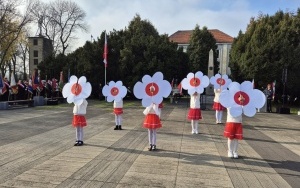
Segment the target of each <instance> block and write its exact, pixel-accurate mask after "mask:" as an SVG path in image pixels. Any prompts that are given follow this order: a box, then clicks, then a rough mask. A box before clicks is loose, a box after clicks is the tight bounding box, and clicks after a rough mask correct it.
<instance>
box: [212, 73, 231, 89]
mask: <svg viewBox="0 0 300 188" xmlns="http://www.w3.org/2000/svg"><path fill="white" fill-rule="evenodd" d="M209 81H210V83H211V84H212V85H214V89H222V90H224V89H227V87H228V85H229V84H230V83H231V82H232V81H231V79H229V78H228V76H227V75H226V74H223V75H222V76H221V75H220V74H216V75H215V76H212V77H211V78H210V80H209Z"/></svg>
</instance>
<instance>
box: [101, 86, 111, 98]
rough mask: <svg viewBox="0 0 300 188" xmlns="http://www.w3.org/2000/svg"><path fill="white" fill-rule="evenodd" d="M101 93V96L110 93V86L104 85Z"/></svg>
mask: <svg viewBox="0 0 300 188" xmlns="http://www.w3.org/2000/svg"><path fill="white" fill-rule="evenodd" d="M102 94H103V96H106V97H107V96H108V95H110V88H109V86H108V85H105V86H104V87H103V88H102Z"/></svg>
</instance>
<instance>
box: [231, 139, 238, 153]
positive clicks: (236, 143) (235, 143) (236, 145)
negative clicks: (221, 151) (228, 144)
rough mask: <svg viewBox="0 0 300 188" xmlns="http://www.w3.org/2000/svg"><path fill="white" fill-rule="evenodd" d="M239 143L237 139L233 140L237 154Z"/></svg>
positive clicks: (234, 150) (234, 151)
mask: <svg viewBox="0 0 300 188" xmlns="http://www.w3.org/2000/svg"><path fill="white" fill-rule="evenodd" d="M238 145H239V141H238V140H237V139H234V140H233V150H232V151H233V153H237V150H238Z"/></svg>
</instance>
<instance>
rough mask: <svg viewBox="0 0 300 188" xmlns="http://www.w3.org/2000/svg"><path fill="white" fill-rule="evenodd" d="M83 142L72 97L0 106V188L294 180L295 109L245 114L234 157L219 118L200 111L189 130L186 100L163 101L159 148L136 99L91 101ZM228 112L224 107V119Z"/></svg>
mask: <svg viewBox="0 0 300 188" xmlns="http://www.w3.org/2000/svg"><path fill="white" fill-rule="evenodd" d="M88 102H89V105H88V108H87V116H86V117H87V123H88V126H87V127H85V128H84V142H85V145H84V146H80V147H74V146H73V144H74V141H75V129H74V128H73V127H72V126H71V120H72V108H73V105H71V104H61V105H58V106H41V107H33V108H22V109H13V110H1V111H0V172H1V173H0V187H61V188H66V187H272V188H273V187H299V186H300V157H299V156H300V116H297V115H284V114H275V113H258V114H256V115H255V117H253V118H247V117H243V127H244V140H242V141H240V142H239V143H240V144H239V149H238V150H239V155H240V158H239V159H230V158H227V151H226V150H227V140H226V138H224V137H223V127H224V124H215V118H214V116H215V112H214V111H212V110H203V111H202V114H203V117H204V119H203V120H202V121H200V124H199V132H200V134H197V135H195V134H191V127H190V122H189V121H187V119H186V115H187V112H188V105H187V103H186V102H181V103H180V102H179V103H178V104H168V103H167V102H165V103H164V108H163V110H162V124H163V127H162V128H161V129H159V130H158V134H157V148H158V150H157V151H152V152H150V151H148V150H147V148H148V134H147V130H146V129H144V128H142V122H143V119H144V115H143V113H142V112H143V110H144V108H142V106H141V102H140V101H126V100H125V101H124V114H123V116H122V117H123V125H122V127H123V129H124V130H117V131H116V130H113V128H114V127H115V123H114V115H113V114H112V103H106V102H105V101H96V100H89V101H88ZM225 120H226V113H224V114H223V122H225Z"/></svg>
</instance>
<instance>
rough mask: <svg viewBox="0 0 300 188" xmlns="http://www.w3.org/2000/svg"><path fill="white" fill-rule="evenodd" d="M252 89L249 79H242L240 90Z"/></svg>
mask: <svg viewBox="0 0 300 188" xmlns="http://www.w3.org/2000/svg"><path fill="white" fill-rule="evenodd" d="M252 89H253V85H252V83H251V82H250V81H244V82H243V83H242V84H241V91H250V90H252Z"/></svg>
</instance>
